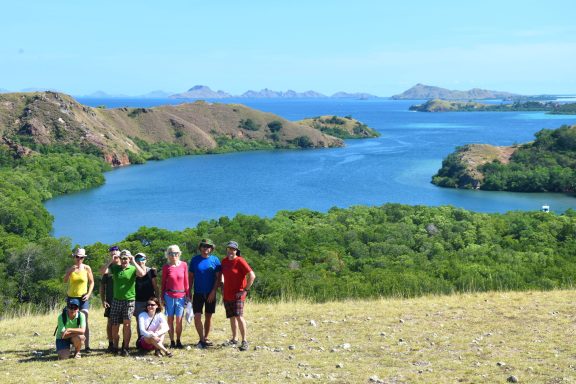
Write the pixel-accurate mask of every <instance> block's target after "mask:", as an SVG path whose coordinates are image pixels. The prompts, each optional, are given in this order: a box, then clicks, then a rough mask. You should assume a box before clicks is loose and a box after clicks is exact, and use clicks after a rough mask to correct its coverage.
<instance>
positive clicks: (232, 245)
mask: <svg viewBox="0 0 576 384" xmlns="http://www.w3.org/2000/svg"><path fill="white" fill-rule="evenodd" d="M226 248H234V249H235V250H237V251H240V248H238V243H237V242H235V241H229V242H228V244H226Z"/></svg>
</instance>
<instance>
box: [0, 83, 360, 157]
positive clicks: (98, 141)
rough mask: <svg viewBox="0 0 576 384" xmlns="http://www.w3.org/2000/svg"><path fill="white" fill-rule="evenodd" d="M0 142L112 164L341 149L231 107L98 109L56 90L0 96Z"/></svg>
mask: <svg viewBox="0 0 576 384" xmlns="http://www.w3.org/2000/svg"><path fill="white" fill-rule="evenodd" d="M352 122H353V123H358V122H356V121H355V120H354V121H352ZM358 125H359V126H361V124H360V123H358ZM0 137H1V138H0V144H5V145H8V146H10V148H11V149H12V150H13V151H14V152H19V153H20V154H21V155H27V154H28V153H27V152H26V151H28V152H29V150H30V149H32V150H34V151H39V152H47V151H55V149H54V147H58V148H59V149H62V148H68V150H69V151H75V152H83V153H93V154H97V155H100V156H101V157H104V158H105V159H106V161H108V162H109V163H111V164H113V165H123V164H128V163H133V162H140V161H142V160H143V159H144V160H145V159H146V158H157V157H158V156H155V155H154V154H152V155H149V153H151V152H152V153H153V152H154V151H156V152H158V149H159V147H161V149H162V150H163V151H164V152H167V151H172V152H174V153H173V154H172V155H182V154H194V153H210V152H225V151H234V150H248V149H272V148H313V147H337V146H342V145H343V142H342V140H341V139H339V138H336V137H334V136H330V135H327V134H325V133H323V132H321V131H320V130H319V129H316V127H314V126H313V125H312V124H311V123H307V122H291V121H288V120H286V119H283V118H281V117H279V116H277V115H274V114H271V113H265V112H260V111H257V110H254V109H251V108H248V107H246V106H243V105H238V104H235V105H234V104H218V103H207V102H203V101H197V102H194V103H188V104H180V105H165V106H158V107H153V108H114V109H105V108H91V107H88V106H84V105H81V104H79V103H78V102H76V101H75V100H74V99H73V98H71V97H70V96H67V95H64V94H60V93H55V92H37V93H11V94H2V95H0ZM143 152H145V153H143ZM168 156H169V155H168ZM165 157H167V156H165Z"/></svg>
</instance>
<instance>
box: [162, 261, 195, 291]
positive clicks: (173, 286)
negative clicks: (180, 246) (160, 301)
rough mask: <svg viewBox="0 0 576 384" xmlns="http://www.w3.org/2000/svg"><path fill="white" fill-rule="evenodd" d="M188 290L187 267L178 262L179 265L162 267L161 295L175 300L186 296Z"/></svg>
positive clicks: (183, 263)
mask: <svg viewBox="0 0 576 384" xmlns="http://www.w3.org/2000/svg"><path fill="white" fill-rule="evenodd" d="M188 290H189V285H188V265H187V264H186V262H185V261H180V265H178V266H175V265H170V264H164V266H163V267H162V294H164V293H166V294H167V295H168V296H170V297H173V298H175V299H179V298H181V297H184V296H186V292H188Z"/></svg>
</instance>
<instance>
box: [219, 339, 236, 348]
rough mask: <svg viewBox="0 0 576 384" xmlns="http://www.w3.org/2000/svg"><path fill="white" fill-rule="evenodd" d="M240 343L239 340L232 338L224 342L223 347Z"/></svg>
mask: <svg viewBox="0 0 576 384" xmlns="http://www.w3.org/2000/svg"><path fill="white" fill-rule="evenodd" d="M237 345H238V340H234V339H230V340H226V341H225V342H224V343H222V346H223V347H235V346H237Z"/></svg>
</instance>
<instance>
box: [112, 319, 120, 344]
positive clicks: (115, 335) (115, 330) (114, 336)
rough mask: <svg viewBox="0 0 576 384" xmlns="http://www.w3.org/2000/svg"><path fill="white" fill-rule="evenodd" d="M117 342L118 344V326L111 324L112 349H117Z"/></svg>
mask: <svg viewBox="0 0 576 384" xmlns="http://www.w3.org/2000/svg"><path fill="white" fill-rule="evenodd" d="M119 342H120V324H112V343H114V349H118V343H119Z"/></svg>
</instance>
